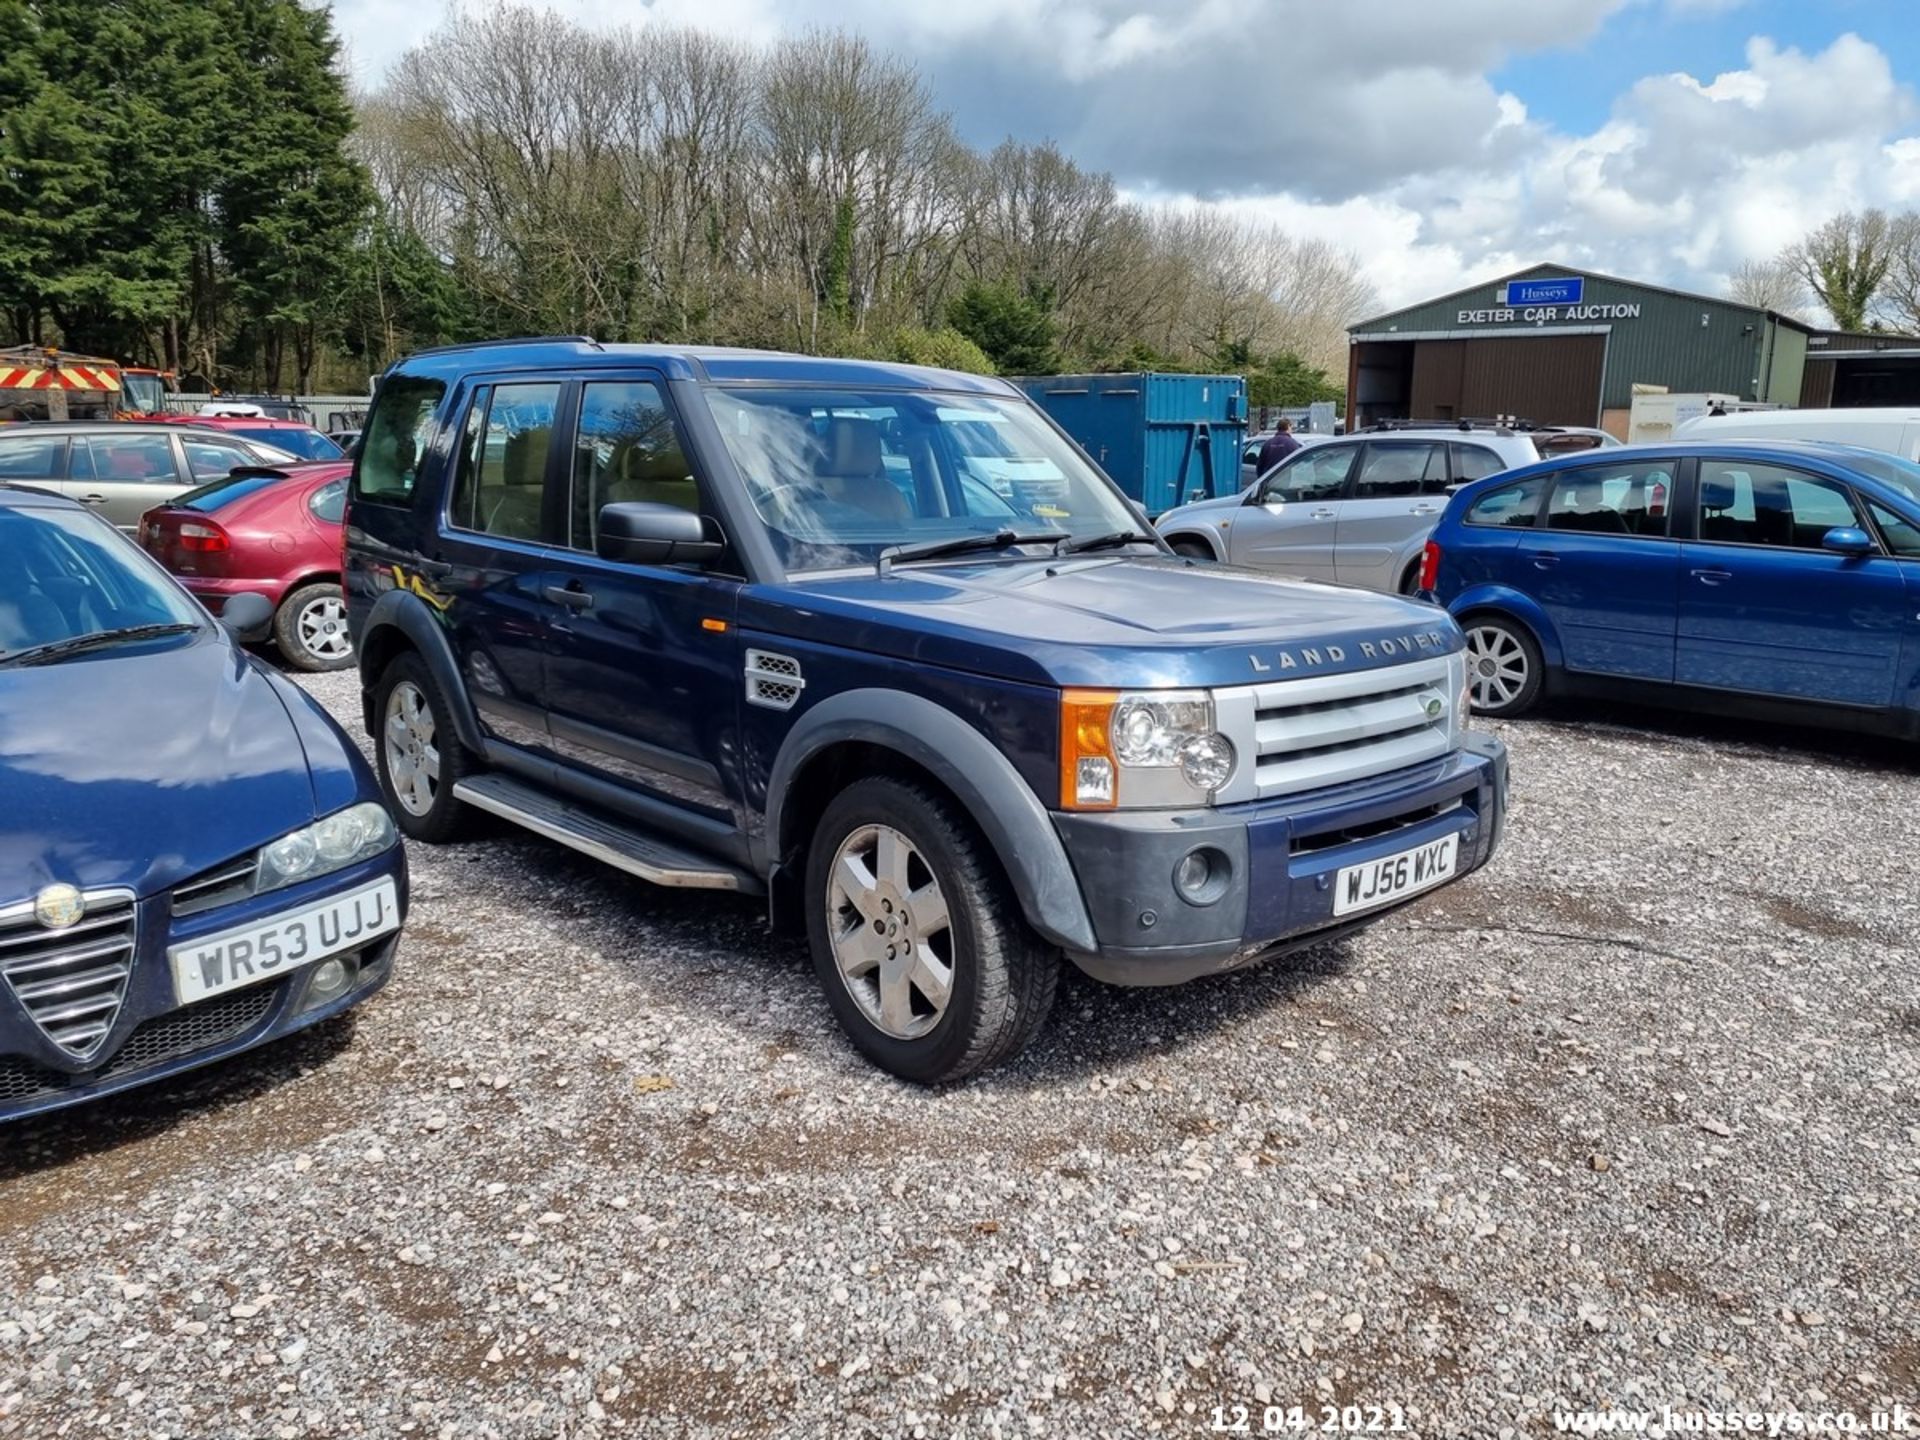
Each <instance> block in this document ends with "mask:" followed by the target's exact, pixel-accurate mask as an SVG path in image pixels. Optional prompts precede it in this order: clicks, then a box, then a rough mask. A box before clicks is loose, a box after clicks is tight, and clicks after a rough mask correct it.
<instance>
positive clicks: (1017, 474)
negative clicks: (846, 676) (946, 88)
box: [705, 386, 1140, 570]
mask: <svg viewBox="0 0 1920 1440" xmlns="http://www.w3.org/2000/svg"><path fill="white" fill-rule="evenodd" d="M705 394H706V397H707V403H708V405H709V407H710V408H711V409H712V411H713V417H714V420H715V422H716V423H717V424H718V426H719V429H720V433H721V435H722V436H723V437H724V438H725V440H726V444H727V448H728V450H729V452H730V453H731V454H732V456H733V462H734V464H735V465H736V466H737V467H738V468H739V470H740V473H741V475H742V476H743V477H744V479H745V481H746V485H747V490H748V492H749V494H750V495H751V496H752V498H753V504H754V508H755V510H756V511H757V512H758V513H759V517H760V520H761V522H762V523H763V524H764V525H765V526H766V529H767V533H768V535H769V537H770V538H771V539H772V541H773V544H774V547H775V549H776V550H777V551H778V552H779V553H780V558H781V560H782V562H783V563H784V564H786V565H787V566H788V567H789V568H790V569H795V570H816V569H827V568H832V567H835V566H843V565H854V564H862V563H867V562H871V561H873V560H874V559H876V558H877V557H878V556H879V555H880V553H881V552H882V551H884V550H886V549H888V548H890V547H892V546H895V545H917V544H922V543H930V542H939V541H945V540H959V539H964V538H965V537H968V536H978V535H994V534H999V533H1002V532H1006V531H1014V532H1018V533H1019V534H1022V535H1029V534H1043V533H1044V534H1048V535H1051V534H1053V533H1055V532H1057V533H1058V534H1060V535H1061V536H1063V537H1065V536H1074V537H1091V536H1096V535H1111V534H1115V533H1118V532H1122V531H1131V530H1136V529H1139V528H1140V523H1139V521H1137V520H1136V519H1135V518H1134V517H1133V515H1132V513H1131V512H1130V511H1129V510H1128V508H1127V506H1126V504H1125V502H1124V501H1123V500H1122V499H1121V497H1120V495H1119V493H1118V492H1117V491H1116V490H1115V489H1114V488H1113V486H1112V484H1111V483H1110V482H1109V481H1108V480H1107V479H1106V478H1105V477H1104V476H1102V475H1101V474H1100V473H1099V472H1098V471H1096V470H1095V469H1094V468H1093V467H1092V466H1091V465H1090V464H1088V463H1087V461H1086V460H1084V459H1083V458H1082V457H1081V456H1080V454H1079V452H1078V451H1076V450H1075V449H1074V447H1073V445H1072V443H1071V442H1070V441H1067V440H1065V439H1063V438H1062V437H1061V436H1060V434H1059V432H1057V431H1056V430H1054V429H1053V428H1052V427H1051V426H1050V425H1048V424H1047V423H1046V421H1045V420H1044V419H1042V418H1041V416H1040V415H1039V413H1038V412H1037V411H1035V410H1034V409H1033V408H1032V406H1030V405H1029V404H1027V402H1025V401H1024V400H1018V399H1014V398H1011V397H1000V396H991V395H946V394H932V393H927V392H922V391H892V390H872V391H866V390H862V391H848V390H840V389H825V388H811V387H796V388H770V387H761V386H740V387H737V388H723V387H713V388H709V389H708V390H706V392H705Z"/></svg>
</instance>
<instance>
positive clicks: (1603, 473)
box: [1547, 465, 1673, 538]
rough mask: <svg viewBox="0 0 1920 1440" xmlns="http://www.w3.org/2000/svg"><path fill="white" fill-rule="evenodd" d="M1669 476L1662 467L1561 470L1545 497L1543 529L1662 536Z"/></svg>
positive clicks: (1670, 475)
mask: <svg viewBox="0 0 1920 1440" xmlns="http://www.w3.org/2000/svg"><path fill="white" fill-rule="evenodd" d="M1672 493H1673V474H1672V471H1671V469H1670V468H1669V467H1668V466H1666V465H1654V466H1643V467H1633V466H1627V467H1620V466H1600V465H1595V466H1591V467H1587V468H1582V469H1579V470H1563V471H1561V472H1560V473H1559V474H1558V475H1556V476H1555V477H1554V481H1553V496H1552V498H1551V499H1549V500H1548V501H1547V528H1548V529H1549V530H1573V531H1577V532H1580V533H1583V534H1588V535H1637V536H1642V537H1648V538H1664V537H1665V535H1666V533H1667V497H1668V496H1669V495H1671V494H1672Z"/></svg>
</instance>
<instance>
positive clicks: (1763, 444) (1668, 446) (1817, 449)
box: [1462, 411, 1900, 488]
mask: <svg viewBox="0 0 1920 1440" xmlns="http://www.w3.org/2000/svg"><path fill="white" fill-rule="evenodd" d="M1783 413H1784V412H1783ZM1834 413H1836V414H1837V413H1841V412H1837V411H1836V412H1834ZM1704 452H1712V453H1714V454H1716V455H1725V456H1728V457H1730V458H1733V459H1741V460H1760V461H1765V460H1797V461H1802V462H1805V461H1813V462H1814V463H1816V464H1821V463H1824V464H1827V465H1838V466H1844V465H1846V463H1847V461H1848V458H1849V457H1850V456H1851V455H1852V454H1854V453H1859V454H1863V455H1876V456H1879V457H1880V458H1881V459H1883V460H1898V459H1899V458H1900V457H1899V456H1897V455H1890V454H1888V453H1887V452H1886V451H1884V450H1874V449H1870V448H1868V447H1866V446H1862V445H1845V444H1840V443H1838V442H1835V441H1832V440H1754V439H1743V438H1730V439H1726V440H1715V439H1710V438H1695V437H1694V436H1692V435H1689V436H1687V437H1686V438H1684V439H1678V440H1662V441H1659V442H1657V443H1652V444H1642V445H1613V446H1609V447H1608V448H1606V449H1604V450H1576V451H1574V452H1573V453H1572V454H1568V455H1555V456H1553V457H1552V458H1550V459H1546V460H1542V461H1541V462H1540V463H1539V464H1537V465H1527V466H1524V467H1520V468H1516V469H1513V470H1504V471H1502V472H1501V473H1500V474H1498V475H1491V476H1488V477H1487V479H1486V480H1476V481H1474V482H1473V484H1474V486H1476V487H1478V486H1484V485H1486V484H1487V482H1488V481H1489V480H1493V481H1499V480H1510V479H1512V478H1513V477H1514V476H1515V475H1519V474H1523V473H1524V474H1527V475H1533V474H1543V473H1551V472H1555V471H1560V470H1578V469H1581V468H1584V467H1585V466H1589V465H1622V464H1630V463H1631V462H1633V461H1634V460H1636V459H1655V458H1659V457H1662V456H1673V457H1676V458H1678V457H1681V456H1687V455H1698V454H1702V453H1704ZM1869 478H1871V477H1869ZM1462 488H1465V487H1462Z"/></svg>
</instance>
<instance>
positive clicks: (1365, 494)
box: [1353, 440, 1447, 500]
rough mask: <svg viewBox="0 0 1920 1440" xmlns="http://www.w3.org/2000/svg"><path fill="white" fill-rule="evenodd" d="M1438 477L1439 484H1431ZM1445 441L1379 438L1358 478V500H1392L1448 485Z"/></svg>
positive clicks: (1361, 467)
mask: <svg viewBox="0 0 1920 1440" xmlns="http://www.w3.org/2000/svg"><path fill="white" fill-rule="evenodd" d="M1436 478H1437V480H1438V484H1437V486H1434V487H1433V488H1431V489H1430V488H1429V485H1430V484H1431V483H1432V482H1433V481H1434V480H1435V479H1436ZM1446 481H1447V449H1446V446H1445V445H1442V444H1437V443H1434V442H1431V441H1419V440H1375V441H1374V442H1373V443H1372V444H1370V445H1368V446H1367V453H1366V458H1365V459H1363V460H1362V461H1361V462H1360V474H1359V476H1358V478H1357V479H1356V480H1355V481H1354V486H1353V498H1354V499H1356V500H1392V499H1396V498H1398V497H1400V496H1403V495H1404V496H1412V495H1422V494H1428V495H1431V494H1434V493H1436V491H1437V490H1445V489H1446V488H1447V485H1446Z"/></svg>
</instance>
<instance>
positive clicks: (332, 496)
mask: <svg viewBox="0 0 1920 1440" xmlns="http://www.w3.org/2000/svg"><path fill="white" fill-rule="evenodd" d="M307 509H309V510H311V511H312V512H313V518H314V519H316V520H319V521H322V522H324V523H325V524H328V525H338V524H339V523H340V522H341V521H342V520H343V519H345V518H346V514H347V482H346V481H344V480H335V481H334V482H333V483H332V484H330V485H322V486H321V487H320V488H319V489H318V490H316V491H314V492H313V494H312V495H310V496H308V497H307Z"/></svg>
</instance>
